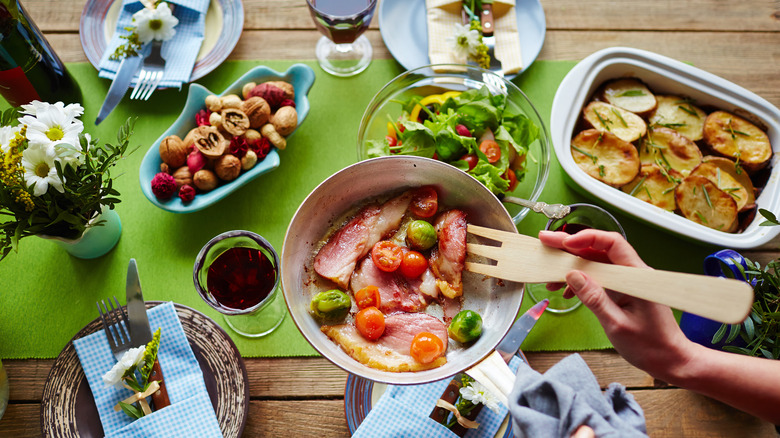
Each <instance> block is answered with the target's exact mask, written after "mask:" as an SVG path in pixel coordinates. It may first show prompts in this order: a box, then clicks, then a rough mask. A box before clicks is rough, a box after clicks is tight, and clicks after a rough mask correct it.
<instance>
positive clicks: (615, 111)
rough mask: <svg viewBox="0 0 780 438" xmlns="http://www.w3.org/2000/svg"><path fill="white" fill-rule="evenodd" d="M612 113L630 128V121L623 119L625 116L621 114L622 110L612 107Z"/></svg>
mask: <svg viewBox="0 0 780 438" xmlns="http://www.w3.org/2000/svg"><path fill="white" fill-rule="evenodd" d="M612 114H614V115H616V116H617V118H618V119H620V123H622V124H623V126H624V127H626V128H628V123H626V121H625V120H624V119H623V116H621V115H620V111H618V110H617V108H612Z"/></svg>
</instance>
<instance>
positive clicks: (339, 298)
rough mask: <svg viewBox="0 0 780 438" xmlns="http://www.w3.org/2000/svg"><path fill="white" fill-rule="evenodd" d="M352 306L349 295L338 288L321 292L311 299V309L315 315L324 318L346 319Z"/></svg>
mask: <svg viewBox="0 0 780 438" xmlns="http://www.w3.org/2000/svg"><path fill="white" fill-rule="evenodd" d="M351 308H352V300H351V299H350V298H349V295H347V294H345V293H344V292H342V291H340V290H338V289H331V290H329V291H325V292H320V293H318V294H317V295H315V296H314V298H312V299H311V311H312V313H313V314H314V316H315V317H317V318H320V319H324V320H340V319H344V317H345V316H347V313H349V309H351Z"/></svg>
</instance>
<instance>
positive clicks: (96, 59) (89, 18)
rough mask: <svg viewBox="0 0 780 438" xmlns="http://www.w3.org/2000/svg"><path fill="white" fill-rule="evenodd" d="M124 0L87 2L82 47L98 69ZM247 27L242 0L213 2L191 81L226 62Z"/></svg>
mask: <svg viewBox="0 0 780 438" xmlns="http://www.w3.org/2000/svg"><path fill="white" fill-rule="evenodd" d="M121 7H122V0H88V1H87V3H86V5H84V10H83V12H82V14H81V22H80V23H79V38H80V39H81V47H82V48H83V49H84V53H85V54H86V55H87V59H89V62H90V63H91V64H92V65H93V66H94V67H95V68H99V67H98V64H100V58H101V57H102V56H103V52H105V50H106V47H107V46H108V42H109V41H110V40H111V36H112V35H113V34H114V30H115V29H116V20H117V19H118V18H119V12H120V11H121ZM243 27H244V7H243V3H242V2H241V1H240V0H211V3H210V4H209V9H208V11H206V32H205V35H204V37H203V44H202V45H201V47H200V52H198V57H197V59H196V61H195V66H194V67H193V69H192V76H191V77H190V81H196V80H198V79H200V78H202V77H203V76H205V75H206V74H207V73H209V72H211V71H212V70H214V69H215V68H217V67H218V66H219V65H220V64H221V63H222V61H224V60H225V59H226V58H227V57H228V55H230V52H232V51H233V47H235V46H236V43H237V42H238V38H239V37H240V36H241V31H242V30H243Z"/></svg>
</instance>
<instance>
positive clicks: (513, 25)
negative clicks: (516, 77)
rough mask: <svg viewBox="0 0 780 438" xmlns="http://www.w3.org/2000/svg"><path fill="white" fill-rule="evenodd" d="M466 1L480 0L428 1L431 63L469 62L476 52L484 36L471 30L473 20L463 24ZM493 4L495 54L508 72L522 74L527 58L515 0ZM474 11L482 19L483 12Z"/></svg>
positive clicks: (505, 72) (426, 5) (505, 0)
mask: <svg viewBox="0 0 780 438" xmlns="http://www.w3.org/2000/svg"><path fill="white" fill-rule="evenodd" d="M464 3H465V4H478V3H479V2H468V1H466V2H464V1H462V0H458V1H456V0H425V7H426V9H427V11H428V12H427V13H428V58H429V59H430V61H431V64H466V63H467V62H468V61H469V60H470V59H471V58H472V57H473V56H474V55H476V50H477V46H478V44H479V37H480V35H479V33H478V32H477V31H476V30H469V23H465V24H464V23H463V15H462V12H461V11H462V10H463V5H464ZM492 4H493V24H494V28H495V31H494V34H495V37H496V47H495V56H496V58H498V59H499V60H501V68H502V70H503V72H504V74H515V73H519V72H520V71H521V70H522V69H523V57H522V52H521V48H520V34H519V33H518V30H517V13H516V11H515V0H494V1H493V2H492ZM469 9H471V8H470V7H469ZM472 12H473V13H474V16H475V18H476V20H479V16H480V12H481V11H472Z"/></svg>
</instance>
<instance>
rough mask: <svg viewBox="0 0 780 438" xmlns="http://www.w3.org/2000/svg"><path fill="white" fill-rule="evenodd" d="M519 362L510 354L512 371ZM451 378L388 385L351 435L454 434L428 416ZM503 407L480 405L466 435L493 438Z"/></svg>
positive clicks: (357, 437) (443, 437) (370, 437)
mask: <svg viewBox="0 0 780 438" xmlns="http://www.w3.org/2000/svg"><path fill="white" fill-rule="evenodd" d="M521 362H522V360H521V359H520V358H519V357H517V356H516V357H514V358H513V359H512V361H511V362H510V363H509V367H510V368H511V369H512V371H515V370H517V367H518V365H519V364H520V363H521ZM450 380H452V379H451V378H448V379H444V380H439V381H437V382H433V383H428V384H425V385H412V386H408V385H403V386H402V385H390V386H388V387H387V390H386V391H385V393H384V394H382V397H380V399H379V401H378V402H377V403H376V405H375V406H373V407H372V408H371V411H370V412H369V413H368V415H366V418H365V419H364V420H363V422H362V423H361V424H360V427H358V429H357V430H356V431H355V434H354V435H353V436H352V437H353V438H390V437H411V436H424V437H426V438H437V437H441V438H452V437H454V436H456V435H455V434H454V433H453V432H451V431H450V430H449V429H447V428H446V427H444V426H443V425H442V424H440V423H437V422H436V421H433V420H432V419H431V418H430V417H429V415H430V414H431V411H432V410H433V408H434V407H435V406H436V401H437V400H438V399H439V398H440V397H441V395H442V393H443V392H444V390H445V389H446V388H447V385H448V384H449V383H450ZM506 414H507V408H506V406H504V405H501V404H499V413H498V414H496V413H494V412H493V411H491V410H490V409H487V408H483V409H482V411H481V412H480V413H479V415H478V416H477V418H476V420H475V421H476V422H477V423H479V427H478V428H477V429H472V430H469V431H468V433H466V438H477V437H491V438H492V437H494V436H495V435H496V433H497V432H498V429H499V428H500V427H501V423H502V422H503V421H504V417H506Z"/></svg>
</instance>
